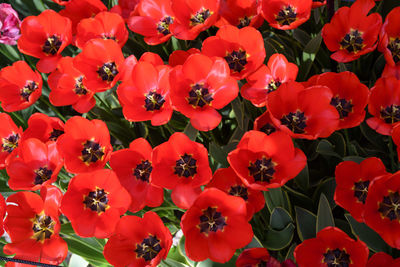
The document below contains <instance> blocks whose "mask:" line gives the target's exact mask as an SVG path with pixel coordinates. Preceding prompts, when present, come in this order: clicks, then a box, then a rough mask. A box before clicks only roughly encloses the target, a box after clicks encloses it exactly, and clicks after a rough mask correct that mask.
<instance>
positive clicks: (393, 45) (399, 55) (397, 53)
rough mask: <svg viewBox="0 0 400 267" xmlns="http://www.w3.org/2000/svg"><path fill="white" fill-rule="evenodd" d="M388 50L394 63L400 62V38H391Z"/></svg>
mask: <svg viewBox="0 0 400 267" xmlns="http://www.w3.org/2000/svg"><path fill="white" fill-rule="evenodd" d="M387 48H388V49H389V50H390V52H391V53H392V58H393V61H394V63H397V62H399V61H400V39H399V37H396V38H390V42H389V44H388V46H387Z"/></svg>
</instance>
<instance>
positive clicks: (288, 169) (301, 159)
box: [228, 131, 307, 191]
mask: <svg viewBox="0 0 400 267" xmlns="http://www.w3.org/2000/svg"><path fill="white" fill-rule="evenodd" d="M306 161H307V159H306V156H305V155H304V153H303V152H302V151H301V150H300V149H299V148H295V147H294V145H293V142H292V139H291V138H290V137H289V135H287V134H285V133H283V132H274V133H271V134H270V135H266V134H264V133H262V132H259V131H248V132H247V133H245V134H244V136H243V137H242V139H241V140H240V142H239V144H238V145H237V147H236V149H235V150H233V151H231V152H230V153H229V155H228V162H229V164H230V165H231V167H232V168H233V170H234V171H235V172H236V174H237V175H238V176H239V177H240V178H241V179H242V181H243V183H244V184H245V185H246V186H247V187H249V188H251V189H254V190H265V191H267V190H268V188H276V187H281V186H282V185H284V184H285V183H286V182H287V181H289V180H290V179H292V178H294V177H295V176H296V175H297V174H298V173H299V172H300V171H301V170H302V169H303V168H304V166H305V165H306Z"/></svg>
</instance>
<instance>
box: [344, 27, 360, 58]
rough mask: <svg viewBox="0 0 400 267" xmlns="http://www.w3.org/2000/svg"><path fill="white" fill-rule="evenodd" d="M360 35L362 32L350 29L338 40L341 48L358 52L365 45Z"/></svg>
mask: <svg viewBox="0 0 400 267" xmlns="http://www.w3.org/2000/svg"><path fill="white" fill-rule="evenodd" d="M362 35H363V33H362V32H359V31H358V30H350V32H349V33H347V34H346V35H345V36H344V37H343V39H342V41H340V45H341V46H342V48H341V49H346V50H347V51H348V52H349V53H354V54H356V53H358V52H359V51H360V50H361V49H363V47H364V46H365V45H364V44H363V41H364V39H363V38H362Z"/></svg>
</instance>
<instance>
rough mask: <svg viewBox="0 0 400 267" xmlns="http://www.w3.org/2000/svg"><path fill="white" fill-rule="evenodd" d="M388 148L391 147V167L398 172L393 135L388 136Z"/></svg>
mask: <svg viewBox="0 0 400 267" xmlns="http://www.w3.org/2000/svg"><path fill="white" fill-rule="evenodd" d="M388 139H389V141H388V148H389V155H390V167H391V169H392V172H396V171H397V167H396V163H395V160H394V156H395V155H394V151H393V140H392V138H391V137H389V138H388Z"/></svg>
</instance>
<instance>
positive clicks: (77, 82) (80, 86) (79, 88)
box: [74, 76, 88, 95]
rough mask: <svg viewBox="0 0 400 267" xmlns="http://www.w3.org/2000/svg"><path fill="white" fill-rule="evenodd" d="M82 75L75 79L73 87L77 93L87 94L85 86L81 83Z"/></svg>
mask: <svg viewBox="0 0 400 267" xmlns="http://www.w3.org/2000/svg"><path fill="white" fill-rule="evenodd" d="M82 80H83V76H80V77H79V78H77V79H75V88H74V92H75V94H77V95H86V94H87V92H88V91H87V90H86V87H85V86H84V85H83V82H82Z"/></svg>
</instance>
